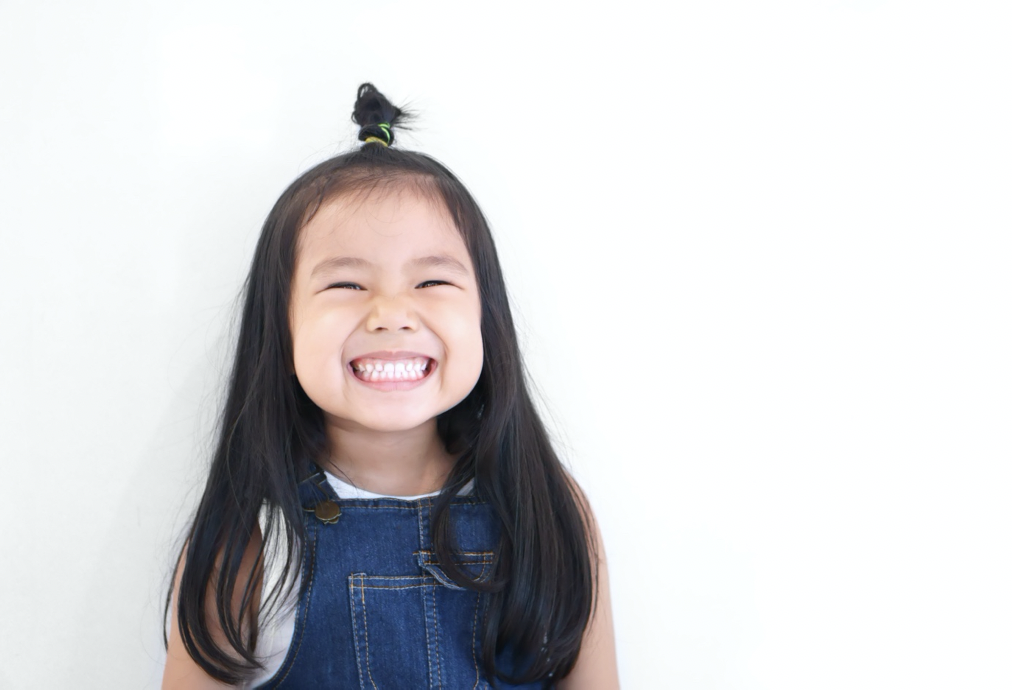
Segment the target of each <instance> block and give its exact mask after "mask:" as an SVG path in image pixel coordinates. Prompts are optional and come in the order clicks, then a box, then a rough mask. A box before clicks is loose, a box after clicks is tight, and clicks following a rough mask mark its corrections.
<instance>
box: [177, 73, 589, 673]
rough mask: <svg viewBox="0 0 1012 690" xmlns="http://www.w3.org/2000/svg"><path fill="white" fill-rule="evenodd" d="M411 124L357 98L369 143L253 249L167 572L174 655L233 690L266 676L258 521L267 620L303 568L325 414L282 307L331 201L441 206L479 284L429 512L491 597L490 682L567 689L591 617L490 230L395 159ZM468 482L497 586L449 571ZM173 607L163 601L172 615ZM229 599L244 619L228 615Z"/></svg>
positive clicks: (292, 205) (450, 181) (274, 222)
mask: <svg viewBox="0 0 1012 690" xmlns="http://www.w3.org/2000/svg"><path fill="white" fill-rule="evenodd" d="M408 117H409V114H408V113H406V112H404V111H402V110H401V109H399V108H397V107H395V106H393V105H392V104H390V102H389V101H388V100H387V99H386V98H385V97H384V96H383V95H382V94H380V93H379V92H378V91H377V90H376V89H375V88H374V87H373V86H372V85H371V84H363V85H362V86H361V87H360V88H359V91H358V100H357V102H356V104H355V111H354V115H353V120H354V121H355V122H356V123H357V124H359V125H360V127H361V129H360V132H359V139H360V140H362V141H365V142H366V143H365V144H363V145H362V146H361V147H359V148H356V149H355V150H352V151H349V152H347V153H344V154H342V155H339V156H336V157H334V158H331V159H330V160H327V161H325V162H323V163H321V164H319V165H317V166H316V167H314V168H312V169H311V170H309V171H308V172H306V173H304V174H303V175H301V176H300V177H299V178H298V179H297V180H295V182H293V183H292V184H291V185H290V186H289V187H288V189H286V190H285V191H284V193H283V194H282V195H281V197H280V198H279V199H278V201H277V203H276V204H275V205H274V208H273V209H272V210H271V212H270V214H269V215H268V217H267V220H266V221H265V222H264V226H263V230H262V233H261V235H260V239H259V242H258V243H257V247H256V251H255V254H254V256H253V263H252V266H251V268H250V272H249V276H248V277H247V279H246V283H245V285H244V306H243V309H242V321H241V325H240V329H239V337H238V342H237V344H236V350H235V359H234V362H233V366H232V370H231V374H230V377H229V381H228V388H227V397H226V400H225V404H224V407H223V410H222V412H221V415H220V417H219V420H218V428H217V432H216V433H217V445H216V448H215V451H214V455H213V458H212V463H211V468H210V472H209V475H208V479H207V484H206V486H205V488H204V492H203V495H202V498H201V500H200V503H199V505H198V507H197V510H196V514H195V516H194V518H193V522H192V525H191V526H190V528H189V531H188V535H187V541H186V544H185V546H184V547H183V549H182V552H181V553H180V555H179V559H177V565H176V568H177V570H178V568H179V562H180V560H181V559H182V558H183V556H184V555H185V565H184V568H183V572H182V576H181V579H180V585H179V594H178V614H177V619H176V624H177V626H178V628H179V631H180V634H181V637H182V640H183V644H184V646H185V647H186V650H187V651H188V652H189V654H190V656H191V657H193V659H194V660H195V661H196V662H197V663H198V664H199V665H200V666H201V667H202V668H203V669H204V670H205V671H206V672H207V673H208V674H209V675H211V676H212V677H214V678H216V679H218V680H221V681H224V682H227V683H237V682H239V681H241V680H243V679H244V678H246V677H248V676H249V675H250V674H251V673H252V672H254V671H255V670H256V669H258V668H260V667H261V666H260V664H259V663H258V662H257V660H256V658H255V656H254V651H255V649H256V641H257V632H258V622H257V621H258V614H259V612H258V611H257V610H254V609H255V606H254V603H255V602H254V588H255V587H259V586H261V584H262V579H259V578H255V577H249V578H240V577H239V574H240V569H241V567H240V566H241V562H242V560H243V556H244V554H245V553H246V551H247V549H248V548H249V545H250V541H251V538H252V535H253V534H254V531H255V530H257V529H259V523H258V518H259V515H260V511H261V508H262V507H265V508H266V524H265V526H264V528H263V537H262V540H261V543H260V546H259V549H258V551H257V553H256V563H255V566H254V570H255V571H256V572H263V569H264V567H265V560H266V559H267V558H271V557H272V556H271V553H272V549H271V548H270V547H271V546H272V545H278V544H281V545H282V546H281V547H280V548H279V549H278V555H277V556H276V558H277V559H278V564H277V566H278V567H279V571H280V572H281V573H282V577H281V578H280V580H279V581H278V583H277V585H276V586H274V587H273V588H272V589H271V591H270V592H267V593H265V597H264V600H263V602H262V607H263V608H264V610H269V609H270V607H271V606H273V605H275V604H277V603H278V602H280V601H281V600H283V599H284V597H286V596H287V595H288V594H290V592H291V589H292V586H293V583H294V576H295V573H296V572H297V571H298V568H299V564H300V563H301V560H302V555H303V552H302V548H303V544H304V543H305V535H304V526H303V522H302V520H303V518H302V506H301V504H300V502H299V496H298V491H297V485H298V483H299V481H301V480H302V479H304V478H305V477H307V476H308V475H309V474H310V472H311V471H312V463H313V462H315V461H316V460H317V459H319V458H321V457H325V455H326V453H327V449H328V442H327V437H326V434H325V430H324V423H323V416H322V413H321V410H320V409H319V408H318V407H317V406H316V405H315V404H314V403H313V402H312V401H311V400H309V398H308V396H307V395H306V393H305V392H304V391H303V390H302V387H301V386H300V385H299V382H298V380H297V379H296V378H295V376H294V375H293V374H292V373H291V372H292V364H291V362H292V338H291V333H290V330H289V298H290V284H291V279H292V273H293V271H294V266H295V258H296V249H297V244H298V236H299V231H300V230H301V229H302V227H303V226H304V225H305V224H306V222H308V220H309V219H310V218H312V216H313V214H314V213H315V212H316V211H317V210H318V209H319V207H320V206H321V204H323V203H324V202H326V201H327V200H329V199H332V198H334V197H336V196H338V195H341V194H346V193H368V192H369V191H370V190H371V189H374V188H376V187H382V186H389V185H410V186H412V187H413V188H415V189H416V190H419V191H421V192H423V193H426V194H428V195H430V196H431V197H432V198H434V199H438V200H439V201H441V202H442V203H444V204H445V206H446V208H447V209H448V211H449V213H450V215H451V217H452V219H453V221H454V223H455V224H456V226H457V228H458V229H459V231H460V233H461V235H462V236H463V239H464V241H465V244H466V245H467V248H468V251H469V252H470V255H471V260H472V263H473V264H474V268H475V271H476V274H477V282H478V286H479V289H480V296H481V333H482V337H483V340H484V366H483V368H482V371H481V375H480V377H479V379H478V383H477V384H476V385H475V387H474V389H473V390H472V391H471V392H470V394H468V396H467V397H466V398H465V399H464V400H463V401H461V402H460V403H459V404H458V405H456V406H455V407H454V408H452V409H450V410H448V411H446V412H444V413H443V414H441V415H440V416H439V418H438V419H437V429H438V432H439V435H440V437H441V439H442V441H443V443H444V444H445V445H446V448H447V450H448V451H449V452H451V453H454V454H456V453H460V457H459V459H458V460H457V462H456V464H455V466H454V467H453V469H452V471H451V473H450V475H449V477H448V479H447V481H446V484H445V485H444V487H443V489H442V491H441V493H440V495H439V497H438V499H437V500H436V503H435V506H434V512H433V541H434V548H435V550H436V553H437V554H438V557H439V561H440V564H441V565H442V566H443V568H444V569H445V570H447V572H448V575H450V577H451V578H452V579H453V580H454V581H455V582H457V583H458V584H460V585H461V586H464V587H468V588H470V589H473V590H479V591H484V592H485V593H486V596H487V597H488V606H487V608H486V614H485V619H484V630H483V638H482V639H483V642H482V662H483V665H484V669H485V673H486V676H487V677H488V678H489V679H491V680H493V681H494V680H495V679H496V678H503V679H504V680H506V681H507V682H511V683H520V682H532V681H536V680H542V681H545V682H546V683H547V682H549V681H552V682H554V681H556V680H558V679H560V678H562V677H564V676H565V675H567V674H568V673H569V672H570V670H572V668H573V664H574V663H575V661H576V657H577V654H578V653H579V651H580V643H581V641H582V638H583V633H584V629H585V628H586V626H587V623H588V620H589V618H590V616H591V614H592V612H593V608H594V605H595V599H596V574H595V566H594V564H596V562H597V558H596V554H595V548H594V545H593V540H592V539H591V538H590V537H589V535H588V525H589V521H588V515H587V513H586V509H585V508H584V505H585V504H584V502H583V501H582V500H581V499H580V498H579V495H580V494H579V490H578V488H577V487H576V486H575V484H574V483H573V481H572V479H571V477H570V476H569V475H568V473H567V472H566V470H565V469H564V468H563V466H562V464H561V463H560V461H559V458H558V456H557V455H556V453H555V450H554V449H553V448H552V444H551V442H550V440H549V438H548V434H547V432H546V430H545V427H544V425H543V423H542V421H541V419H540V418H539V416H538V414H537V411H536V409H535V407H534V404H533V402H532V400H531V396H530V393H529V390H528V385H527V382H526V378H525V371H524V366H523V362H522V360H521V356H520V349H519V345H518V343H517V336H516V330H515V328H514V325H513V318H512V315H511V314H510V307H509V300H508V296H507V292H506V285H505V283H504V281H503V276H502V270H501V268H500V265H499V258H498V256H497V254H496V249H495V243H494V242H493V240H492V235H491V233H490V231H489V227H488V222H487V221H486V219H485V217H484V215H483V214H482V212H481V210H480V209H479V207H478V204H477V203H476V202H475V200H474V198H473V197H472V196H471V194H470V193H469V192H468V191H467V189H466V188H465V187H464V185H463V184H461V182H460V181H459V180H458V179H457V178H456V177H455V176H454V175H453V173H451V172H450V171H449V170H448V169H447V168H446V167H444V166H443V165H442V164H440V163H439V162H437V161H436V160H434V159H432V158H430V157H429V156H426V155H424V154H421V153H417V152H412V151H404V150H400V149H396V148H392V147H390V146H389V144H392V143H393V138H394V127H395V126H397V125H402V124H403V122H404V120H405V119H406V118H408ZM472 478H473V479H474V480H475V481H474V492H475V494H476V495H477V496H478V497H479V498H481V499H483V500H485V501H487V502H488V503H489V504H490V506H491V508H492V511H493V513H494V515H495V517H496V519H497V520H498V522H499V523H500V526H501V530H500V534H501V537H500V542H499V544H498V546H497V550H496V566H495V572H494V575H493V577H492V578H491V579H490V580H487V581H482V582H475V581H472V580H470V579H469V578H468V576H467V575H466V574H465V573H463V572H461V571H460V570H459V569H458V568H457V567H456V566H455V565H454V559H453V558H452V556H451V552H452V546H453V545H452V536H451V535H452V529H451V525H450V511H449V510H448V507H449V505H450V501H451V498H452V497H453V496H455V495H456V494H457V493H458V491H460V490H461V489H462V488H463V487H464V485H465V484H466V483H467V482H468V481H469V480H470V479H472ZM282 559H283V562H281V561H282ZM240 579H242V580H243V581H241V582H240V581H239V580H240ZM304 584H305V583H303V585H304ZM212 586H213V593H214V601H215V602H216V613H217V619H218V621H217V622H218V624H219V625H220V627H221V630H222V632H223V634H224V636H225V637H226V639H227V641H228V643H229V645H230V646H231V648H232V649H223V648H222V647H220V646H219V645H218V644H216V643H215V641H214V639H213V638H212V635H211V628H210V626H209V625H208V622H207V620H206V618H205V611H206V610H207V609H206V606H207V604H208V598H207V597H208V591H209V587H212ZM171 596H172V594H171V590H170V592H169V594H168V595H167V596H166V601H165V610H166V615H168V612H169V610H170V607H171ZM236 596H238V600H239V601H240V602H241V603H240V605H239V607H238V615H237V614H236V612H235V611H233V608H232V602H233V601H234V598H235V597H236ZM503 653H506V654H507V655H509V657H508V658H509V660H510V663H509V666H510V670H509V672H507V669H504V668H497V666H496V657H497V656H499V655H501V654H503Z"/></svg>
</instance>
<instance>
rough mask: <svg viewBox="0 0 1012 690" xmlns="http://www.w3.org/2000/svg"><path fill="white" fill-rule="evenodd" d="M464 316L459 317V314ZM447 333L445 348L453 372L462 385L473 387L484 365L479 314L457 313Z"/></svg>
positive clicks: (473, 311) (469, 311)
mask: <svg viewBox="0 0 1012 690" xmlns="http://www.w3.org/2000/svg"><path fill="white" fill-rule="evenodd" d="M462 313H463V314H464V316H461V314H462ZM457 314H458V316H457V318H456V319H454V320H453V323H452V326H451V329H450V330H449V331H448V337H447V341H448V342H447V348H448V349H449V350H450V352H449V354H450V355H451V356H452V357H453V359H454V362H455V367H454V369H455V371H456V372H457V375H458V376H459V377H460V381H461V383H462V384H468V385H469V386H471V387H473V386H474V384H475V383H476V382H477V381H478V376H479V375H480V374H481V369H482V365H483V364H484V348H483V344H482V337H481V314H480V312H479V311H478V310H477V309H474V310H465V311H463V312H461V311H458V312H457Z"/></svg>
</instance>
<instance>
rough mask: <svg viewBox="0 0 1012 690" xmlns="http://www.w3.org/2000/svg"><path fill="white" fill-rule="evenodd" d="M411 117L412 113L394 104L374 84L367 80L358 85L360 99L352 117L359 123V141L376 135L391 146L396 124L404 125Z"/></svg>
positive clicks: (356, 102) (356, 103)
mask: <svg viewBox="0 0 1012 690" xmlns="http://www.w3.org/2000/svg"><path fill="white" fill-rule="evenodd" d="M411 117H412V114H411V113H409V112H407V111H405V110H402V109H400V108H398V107H397V106H395V105H394V104H392V103H391V102H390V101H389V100H387V97H386V96H384V95H383V94H382V93H380V92H379V91H378V90H377V89H376V87H375V86H373V85H372V84H370V83H368V82H366V83H365V84H362V85H361V86H360V87H358V100H356V101H355V110H354V111H353V112H352V115H351V119H352V120H353V121H354V122H355V123H356V124H357V125H359V130H358V140H359V141H365V140H366V139H367V138H369V137H376V138H377V139H380V140H382V141H385V142H386V144H387V146H389V145H390V144H393V143H394V126H401V127H404V125H403V123H404V121H405V120H408V119H410V118H411ZM404 129H407V127H404Z"/></svg>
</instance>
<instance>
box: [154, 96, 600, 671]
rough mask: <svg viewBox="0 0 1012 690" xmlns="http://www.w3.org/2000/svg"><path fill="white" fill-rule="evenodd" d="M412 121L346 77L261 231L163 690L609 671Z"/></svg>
mask: <svg viewBox="0 0 1012 690" xmlns="http://www.w3.org/2000/svg"><path fill="white" fill-rule="evenodd" d="M406 117H407V114H406V113H405V112H403V111H402V110H400V109H399V108H397V107H394V106H393V105H391V104H390V102H389V101H388V100H387V99H386V98H385V97H384V96H383V95H382V94H380V93H379V92H378V91H376V89H375V88H374V87H373V86H372V85H371V84H363V85H362V86H361V87H360V88H359V91H358V100H357V102H356V103H355V110H354V115H353V119H354V121H355V122H356V123H357V124H358V125H360V127H361V130H360V132H359V139H360V140H361V141H362V142H363V144H362V146H361V147H360V148H358V149H356V150H353V151H350V152H348V153H345V154H342V155H339V156H337V157H335V158H332V159H330V160H328V161H326V162H324V163H321V164H320V165H317V166H316V167H315V168H313V169H312V170H310V171H309V172H307V173H305V174H304V175H302V176H301V177H300V178H299V179H297V180H296V181H295V182H294V183H293V184H292V185H291V186H290V187H289V188H288V189H287V190H285V192H284V193H283V194H282V195H281V198H280V199H279V200H278V202H277V203H276V204H275V206H274V208H273V210H272V211H271V213H270V215H269V216H268V218H267V220H266V222H265V223H264V227H263V232H262V234H261V236H260V241H259V243H258V245H257V248H256V252H255V255H254V258H253V265H252V268H251V269H250V274H249V278H248V280H247V283H246V286H245V290H246V292H245V305H244V308H243V313H242V325H241V327H240V333H239V340H238V344H237V348H236V353H235V361H234V365H233V369H232V372H231V377H230V381H229V385H228V396H227V400H226V402H225V406H224V410H223V413H222V415H221V418H220V422H219V424H220V429H219V439H218V442H217V447H216V450H215V453H214V457H213V461H212V465H211V470H210V476H209V477H208V480H207V485H206V487H205V489H204V493H203V496H202V499H201V501H200V504H199V506H198V508H197V511H196V515H195V517H194V520H193V524H192V526H191V527H190V529H189V533H188V537H187V540H186V543H185V545H184V546H183V549H182V552H181V554H180V555H179V559H178V562H177V567H176V577H175V584H174V586H173V589H172V591H171V592H170V593H169V596H168V597H167V601H166V607H167V610H168V612H171V616H170V618H169V625H170V633H169V635H168V638H167V650H168V657H167V661H166V666H165V675H164V679H163V688H200V687H221V684H222V683H225V684H230V685H237V684H238V685H242V686H244V687H262V688H410V689H414V688H448V689H456V688H487V687H500V688H544V687H558V688H579V689H580V690H583V689H588V688H589V689H594V688H602V689H604V688H609V689H610V688H617V687H618V678H617V672H616V665H615V650H614V638H613V632H612V623H611V610H610V602H609V597H608V583H607V571H606V567H605V562H604V557H603V549H602V547H601V543H600V536H599V532H598V530H597V528H596V526H595V522H594V520H593V517H592V515H591V513H590V510H589V508H588V506H587V503H586V501H585V499H584V498H583V495H582V494H581V492H580V491H579V489H578V488H577V487H576V485H575V483H574V481H573V480H572V478H571V477H570V476H569V475H568V474H567V473H566V471H565V470H564V469H563V467H562V465H561V464H560V462H559V459H558V457H557V456H556V454H555V451H554V450H553V449H552V446H551V444H550V442H549V439H548V435H547V434H546V431H545V428H544V426H543V424H542V422H541V420H540V419H539V417H538V415H537V413H536V411H535V408H534V405H533V404H532V402H531V398H530V394H529V392H528V389H527V384H526V382H525V379H524V370H523V365H522V362H521V357H520V351H519V347H518V344H517V338H516V332H515V330H514V326H513V320H512V317H511V315H510V309H509V303H508V300H507V294H506V288H505V285H504V282H503V277H502V271H501V269H500V266H499V259H498V257H497V255H496V250H495V245H494V243H493V241H492V236H491V234H490V232H489V228H488V224H487V222H486V220H485V218H484V216H483V215H482V213H481V210H480V209H479V208H478V205H477V203H476V202H475V200H474V199H473V198H472V196H471V195H470V193H469V192H468V191H467V190H466V189H465V188H464V186H463V185H462V184H461V183H460V181H458V180H457V178H456V177H454V176H453V174H452V173H450V171H449V170H447V169H446V168H445V167H443V166H442V165H441V164H440V163H438V162H436V161H435V160H433V159H432V158H430V157H428V156H426V155H424V154H421V153H415V152H410V151H403V150H400V149H397V148H393V147H392V144H393V143H394V132H395V129H396V128H397V126H398V125H400V124H402V123H403V121H404V120H405V119H406Z"/></svg>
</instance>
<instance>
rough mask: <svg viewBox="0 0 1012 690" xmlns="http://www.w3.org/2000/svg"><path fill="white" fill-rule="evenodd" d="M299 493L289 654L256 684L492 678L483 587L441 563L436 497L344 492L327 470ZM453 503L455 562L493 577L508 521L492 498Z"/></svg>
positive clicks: (439, 683) (405, 689) (453, 682)
mask: <svg viewBox="0 0 1012 690" xmlns="http://www.w3.org/2000/svg"><path fill="white" fill-rule="evenodd" d="M299 496H300V499H301V501H302V506H303V516H304V521H305V526H306V535H307V540H306V544H305V549H304V553H305V557H304V560H303V563H302V579H303V582H304V583H306V584H305V589H304V592H303V594H302V596H301V597H300V598H299V602H298V608H297V609H296V613H295V616H296V618H295V631H294V634H293V636H292V641H291V645H290V647H289V650H288V655H287V657H286V658H285V660H284V662H283V663H282V664H281V667H280V668H279V669H278V671H277V673H276V674H275V675H274V676H273V677H272V678H271V679H270V680H268V681H267V682H265V683H263V684H262V685H259V686H258V687H259V688H312V689H316V688H320V689H324V688H339V689H341V690H343V689H345V688H361V689H362V690H366V689H368V690H373V689H376V690H391V689H393V690H420V689H423V688H433V689H434V688H444V689H446V690H457V689H458V688H466V689H468V690H481V689H483V688H490V687H491V686H490V685H489V683H488V681H487V679H486V678H485V674H484V672H483V670H482V668H481V634H482V615H483V610H484V604H485V595H479V594H478V593H477V592H474V591H472V590H468V589H464V588H462V587H459V586H457V585H456V584H454V583H453V581H452V580H451V579H450V578H449V577H448V576H447V575H446V574H445V573H444V572H443V570H442V568H440V566H439V564H438V563H437V559H436V556H435V553H434V552H433V547H432V537H431V533H430V519H431V513H432V504H433V500H434V499H433V498H420V499H416V500H413V501H404V500H397V499H388V498H376V499H341V498H338V496H337V494H336V493H335V492H334V489H333V488H332V487H331V486H330V484H329V483H328V482H327V479H326V477H325V476H324V474H323V473H322V472H320V471H319V470H318V469H317V471H316V473H315V474H313V475H312V476H310V477H309V478H308V479H306V480H305V481H303V482H302V483H301V484H300V485H299ZM450 513H451V522H452V525H453V529H454V536H455V540H456V541H455V544H456V548H457V549H458V550H459V553H457V563H459V564H460V565H461V566H462V570H463V571H464V572H465V573H466V574H468V575H469V576H470V577H472V578H478V579H482V578H487V577H489V576H490V575H491V569H492V558H493V548H494V546H495V544H496V543H497V540H498V539H497V538H498V531H497V528H496V525H495V522H494V521H493V519H492V513H491V510H490V508H489V506H488V504H487V503H484V502H481V501H478V500H477V499H475V498H473V497H470V496H457V497H455V498H454V499H453V501H452V503H451V505H450ZM503 668H505V669H506V670H511V669H510V668H509V667H508V666H506V665H505V663H504V664H503ZM497 685H498V687H501V688H530V689H532V690H533V689H534V688H541V687H543V686H542V684H540V683H533V684H526V685H508V684H506V683H502V682H500V683H497Z"/></svg>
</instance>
